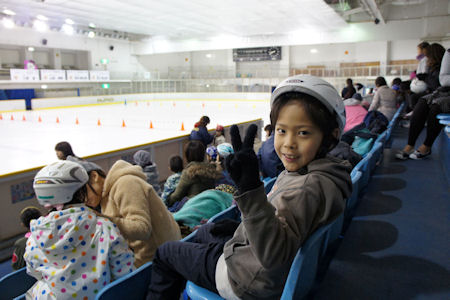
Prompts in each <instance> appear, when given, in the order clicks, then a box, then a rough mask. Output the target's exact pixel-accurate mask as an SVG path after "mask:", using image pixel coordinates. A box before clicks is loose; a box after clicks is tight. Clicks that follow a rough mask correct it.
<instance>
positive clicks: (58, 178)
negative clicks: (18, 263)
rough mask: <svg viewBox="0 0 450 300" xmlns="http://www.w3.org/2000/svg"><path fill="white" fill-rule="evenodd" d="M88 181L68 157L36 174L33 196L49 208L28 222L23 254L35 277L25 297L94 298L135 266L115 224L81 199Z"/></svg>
mask: <svg viewBox="0 0 450 300" xmlns="http://www.w3.org/2000/svg"><path fill="white" fill-rule="evenodd" d="M88 182H89V175H88V174H87V172H86V171H85V170H84V169H83V167H81V166H80V165H79V164H78V163H75V162H72V161H68V160H66V161H59V162H56V163H53V164H50V165H48V166H46V167H44V168H43V169H41V170H40V171H39V172H38V173H37V174H36V176H35V178H34V182H33V188H34V191H35V193H36V198H37V200H38V202H39V204H41V205H42V206H44V207H46V208H48V209H52V211H51V212H50V213H49V214H48V215H47V216H43V217H40V218H39V219H37V220H32V221H31V223H30V228H31V235H30V237H29V238H28V241H27V247H26V250H25V255H24V259H25V261H26V263H27V273H28V274H29V275H31V276H33V277H35V278H36V279H37V282H36V283H35V284H34V285H33V286H32V287H31V288H30V289H29V290H28V292H27V293H26V299H43V298H45V299H69V298H77V299H83V298H89V299H94V298H95V296H96V293H97V292H98V291H99V290H101V289H102V288H103V287H104V286H105V285H107V284H108V283H110V282H112V281H114V280H115V279H117V278H120V277H122V276H124V275H126V274H128V273H130V272H132V271H133V270H134V266H133V263H134V257H133V252H132V251H131V250H130V249H129V248H128V244H127V242H126V241H125V239H124V238H123V236H122V235H121V233H120V231H119V229H118V228H117V226H116V225H115V224H113V223H112V222H111V221H110V220H108V219H106V218H103V217H100V216H97V214H96V212H95V211H94V210H92V209H90V208H89V207H87V206H86V205H85V204H84V202H85V200H86V197H87V194H88V193H89V192H88V191H89V188H88V185H89V183H88Z"/></svg>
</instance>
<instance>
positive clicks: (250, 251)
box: [224, 157, 352, 299]
mask: <svg viewBox="0 0 450 300" xmlns="http://www.w3.org/2000/svg"><path fill="white" fill-rule="evenodd" d="M350 171H351V165H350V164H349V163H348V162H347V161H342V160H340V159H338V158H334V157H327V158H323V159H317V160H314V161H312V162H311V163H310V164H309V165H307V166H306V168H304V170H303V169H302V172H288V171H286V170H285V171H283V172H282V173H281V174H280V175H279V176H278V178H277V181H276V182H275V185H274V187H273V188H272V191H271V192H270V193H269V195H267V197H266V195H265V193H264V188H263V187H262V186H261V187H259V188H257V189H254V190H251V191H248V192H246V193H244V194H241V195H239V196H237V197H236V198H235V199H236V201H237V203H238V206H239V208H240V210H241V212H242V223H241V224H240V225H239V227H238V229H237V230H236V231H235V233H234V236H233V237H232V238H231V240H229V241H228V242H227V243H226V244H225V247H224V258H225V262H226V264H227V269H228V279H229V282H230V284H231V287H232V289H233V291H234V293H235V294H236V295H237V296H238V297H239V298H241V299H278V298H279V297H280V296H281V293H282V291H283V286H284V284H285V282H286V278H287V275H288V273H289V269H290V266H291V264H292V261H293V259H294V257H295V255H296V253H297V251H298V249H299V248H300V247H301V245H302V244H303V242H304V241H305V240H306V239H307V238H308V237H309V236H310V235H311V234H312V233H313V232H314V231H315V230H316V229H317V228H318V227H319V226H321V225H324V224H327V223H329V222H330V221H332V220H334V219H336V218H337V217H338V216H339V215H340V214H342V212H343V211H344V207H345V199H346V198H348V197H349V196H350V194H351V191H352V182H351V178H350Z"/></svg>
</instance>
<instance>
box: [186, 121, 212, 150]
mask: <svg viewBox="0 0 450 300" xmlns="http://www.w3.org/2000/svg"><path fill="white" fill-rule="evenodd" d="M209 123H210V120H209V117H208V116H202V117H201V118H200V121H198V122H197V123H195V125H194V129H192V131H191V135H190V136H189V140H190V141H200V142H202V143H203V145H205V147H206V146H208V144H211V143H212V141H213V139H214V136H213V135H210V134H209V133H208V129H207V128H206V126H207V125H208V124H209Z"/></svg>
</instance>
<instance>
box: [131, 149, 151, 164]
mask: <svg viewBox="0 0 450 300" xmlns="http://www.w3.org/2000/svg"><path fill="white" fill-rule="evenodd" d="M133 160H134V163H135V164H137V165H139V166H141V167H145V166H148V165H151V164H152V160H151V157H150V152H148V151H145V150H139V151H138V152H136V153H135V154H134V155H133Z"/></svg>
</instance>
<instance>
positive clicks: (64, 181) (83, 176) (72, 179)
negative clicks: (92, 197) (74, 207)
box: [33, 160, 89, 206]
mask: <svg viewBox="0 0 450 300" xmlns="http://www.w3.org/2000/svg"><path fill="white" fill-rule="evenodd" d="M88 180H89V175H88V174H87V172H86V170H84V169H83V167H82V166H81V165H80V164H78V163H75V162H72V161H68V160H62V161H58V162H55V163H52V164H50V165H48V166H46V167H44V168H42V169H41V170H40V171H39V172H38V173H37V174H36V176H35V177H34V181H33V188H34V191H35V193H36V198H37V200H38V202H39V204H41V205H42V206H45V205H56V204H64V203H67V202H70V201H71V200H72V197H73V194H75V192H76V191H77V190H78V189H79V188H81V187H82V186H83V185H85V184H86V183H87V182H88Z"/></svg>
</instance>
